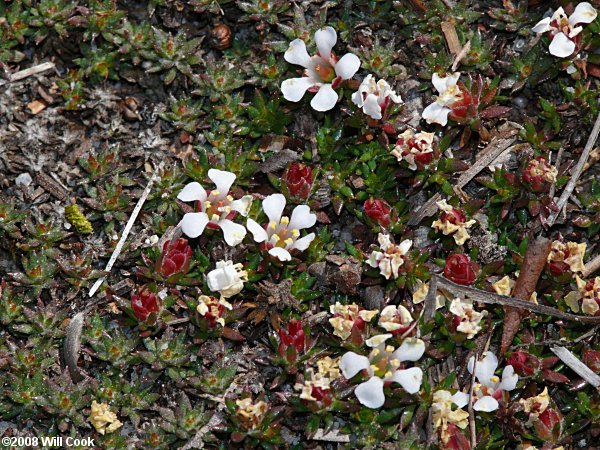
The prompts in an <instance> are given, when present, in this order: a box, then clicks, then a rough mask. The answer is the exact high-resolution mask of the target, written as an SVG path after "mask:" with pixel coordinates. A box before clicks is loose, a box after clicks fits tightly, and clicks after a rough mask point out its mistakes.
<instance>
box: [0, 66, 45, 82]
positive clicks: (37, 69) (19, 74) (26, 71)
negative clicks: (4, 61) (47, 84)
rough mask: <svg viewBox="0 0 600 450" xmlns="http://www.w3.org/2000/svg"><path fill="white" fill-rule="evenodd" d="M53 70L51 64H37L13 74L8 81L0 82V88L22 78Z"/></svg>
mask: <svg viewBox="0 0 600 450" xmlns="http://www.w3.org/2000/svg"><path fill="white" fill-rule="evenodd" d="M50 69H54V63H53V62H49V61H48V62H44V63H41V64H38V65H37V66H32V67H29V68H27V69H24V70H20V71H18V72H15V73H13V74H12V75H11V76H10V77H9V78H8V80H0V86H4V85H5V84H9V83H13V82H15V81H19V80H22V79H24V78H27V77H30V76H31V75H35V74H38V73H41V72H45V71H46V70H50Z"/></svg>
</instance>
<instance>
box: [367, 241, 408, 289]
mask: <svg viewBox="0 0 600 450" xmlns="http://www.w3.org/2000/svg"><path fill="white" fill-rule="evenodd" d="M377 241H378V242H379V247H380V248H381V251H373V252H372V253H371V256H369V260H368V261H367V263H368V264H369V265H370V266H371V267H375V268H377V267H379V271H380V272H381V275H383V276H384V277H385V279H386V280H389V278H390V276H392V275H393V276H394V279H396V278H398V270H399V269H400V266H402V264H404V259H405V257H406V254H407V253H408V251H409V250H410V248H411V247H412V241H411V240H410V239H405V240H404V241H402V242H401V243H400V244H399V245H396V244H394V243H393V242H392V241H391V240H390V236H389V235H387V234H383V233H379V236H377Z"/></svg>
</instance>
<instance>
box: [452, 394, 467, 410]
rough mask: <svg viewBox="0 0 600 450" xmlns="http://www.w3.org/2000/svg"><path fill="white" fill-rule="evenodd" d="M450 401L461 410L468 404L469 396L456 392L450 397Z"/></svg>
mask: <svg viewBox="0 0 600 450" xmlns="http://www.w3.org/2000/svg"><path fill="white" fill-rule="evenodd" d="M452 401H453V402H454V403H455V404H456V406H458V407H459V408H462V407H463V406H465V405H466V404H467V403H469V394H467V393H465V392H460V391H458V392H457V393H456V394H454V395H453V396H452Z"/></svg>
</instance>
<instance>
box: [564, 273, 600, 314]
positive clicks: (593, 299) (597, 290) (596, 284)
mask: <svg viewBox="0 0 600 450" xmlns="http://www.w3.org/2000/svg"><path fill="white" fill-rule="evenodd" d="M575 281H576V282H577V290H576V291H572V292H569V293H568V294H567V295H566V296H565V302H566V304H567V305H568V306H569V307H570V308H571V309H572V310H573V311H574V312H576V313H577V312H579V310H581V311H582V312H583V313H585V314H589V315H590V316H597V315H600V277H596V278H593V279H591V280H587V281H586V280H583V279H581V278H579V275H576V276H575Z"/></svg>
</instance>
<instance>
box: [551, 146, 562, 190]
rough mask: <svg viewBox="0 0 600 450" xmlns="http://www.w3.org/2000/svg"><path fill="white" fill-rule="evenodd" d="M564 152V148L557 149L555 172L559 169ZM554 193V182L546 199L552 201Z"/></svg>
mask: <svg viewBox="0 0 600 450" xmlns="http://www.w3.org/2000/svg"><path fill="white" fill-rule="evenodd" d="M564 151H565V148H564V147H563V146H561V147H560V148H559V149H558V154H557V155H556V161H554V167H556V169H557V170H558V168H559V167H560V162H561V161H562V156H563V153H564ZM549 162H551V161H549ZM555 192H556V181H554V182H553V183H552V186H550V192H549V194H548V197H550V198H551V199H553V198H554V193H555Z"/></svg>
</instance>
